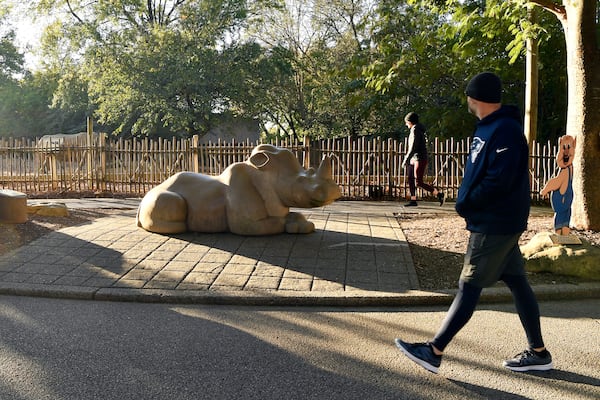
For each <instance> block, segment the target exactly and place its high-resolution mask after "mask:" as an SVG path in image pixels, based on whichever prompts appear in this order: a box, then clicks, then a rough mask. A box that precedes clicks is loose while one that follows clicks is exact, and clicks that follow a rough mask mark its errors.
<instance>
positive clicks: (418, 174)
mask: <svg viewBox="0 0 600 400" xmlns="http://www.w3.org/2000/svg"><path fill="white" fill-rule="evenodd" d="M426 168H427V160H421V161H413V162H412V163H411V164H410V166H409V168H408V171H407V172H408V189H409V190H410V195H411V196H416V194H417V186H418V187H420V188H423V189H425V190H427V191H428V192H431V193H433V191H434V190H435V188H434V187H433V186H431V185H429V184H427V183H425V182H423V175H425V169H426Z"/></svg>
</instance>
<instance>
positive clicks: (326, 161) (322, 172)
mask: <svg viewBox="0 0 600 400" xmlns="http://www.w3.org/2000/svg"><path fill="white" fill-rule="evenodd" d="M317 176H318V177H319V178H323V179H331V157H329V156H325V158H323V161H321V165H319V169H318V170H317Z"/></svg>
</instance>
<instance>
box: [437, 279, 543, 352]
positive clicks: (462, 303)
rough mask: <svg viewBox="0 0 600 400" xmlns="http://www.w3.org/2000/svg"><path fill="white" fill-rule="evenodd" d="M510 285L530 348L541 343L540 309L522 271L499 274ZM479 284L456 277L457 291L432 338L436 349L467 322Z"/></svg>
mask: <svg viewBox="0 0 600 400" xmlns="http://www.w3.org/2000/svg"><path fill="white" fill-rule="evenodd" d="M500 279H501V280H503V281H504V282H505V283H506V285H507V286H508V288H509V289H510V291H511V293H512V295H513V299H514V301H515V306H516V308H517V313H518V314H519V318H520V319H521V324H522V325H523V328H524V329H525V334H526V335H527V342H528V343H529V347H530V348H539V347H544V341H543V340H542V330H541V328H540V309H539V306H538V303H537V300H536V299H535V295H534V293H533V290H532V289H531V286H530V285H529V282H527V278H526V277H525V276H523V275H503V276H501V277H500ZM481 290H482V288H480V287H477V286H474V285H472V284H470V283H466V282H463V281H462V280H460V281H459V284H458V293H457V294H456V297H455V298H454V301H453V302H452V305H451V306H450V309H449V310H448V314H446V318H445V319H444V322H443V324H442V326H441V328H440V330H439V331H438V333H437V334H436V335H435V338H434V339H433V341H432V342H431V344H433V345H434V346H435V347H436V348H437V349H438V350H440V351H444V349H445V348H446V346H447V345H448V343H450V341H451V340H452V338H453V337H454V336H455V335H456V334H457V333H458V331H460V330H461V329H462V327H463V326H465V325H466V323H467V322H469V319H471V316H472V315H473V312H474V311H475V307H476V306H477V302H478V301H479V296H480V295H481Z"/></svg>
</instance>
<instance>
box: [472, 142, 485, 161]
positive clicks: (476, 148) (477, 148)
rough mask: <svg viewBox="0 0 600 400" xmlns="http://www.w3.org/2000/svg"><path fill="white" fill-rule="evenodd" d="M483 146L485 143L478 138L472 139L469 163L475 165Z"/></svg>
mask: <svg viewBox="0 0 600 400" xmlns="http://www.w3.org/2000/svg"><path fill="white" fill-rule="evenodd" d="M483 146H485V142H484V141H483V140H481V139H480V138H478V137H476V138H475V139H473V143H472V144H471V163H473V164H474V163H475V160H476V159H477V156H478V155H479V153H480V152H481V150H482V149H483Z"/></svg>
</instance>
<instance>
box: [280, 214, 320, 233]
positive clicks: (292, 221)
mask: <svg viewBox="0 0 600 400" xmlns="http://www.w3.org/2000/svg"><path fill="white" fill-rule="evenodd" d="M314 230H315V224H313V223H312V222H310V221H308V220H307V219H306V218H305V217H304V215H302V214H301V213H297V212H291V213H289V214H288V215H287V217H286V220H285V231H286V232H287V233H311V232H314Z"/></svg>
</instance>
